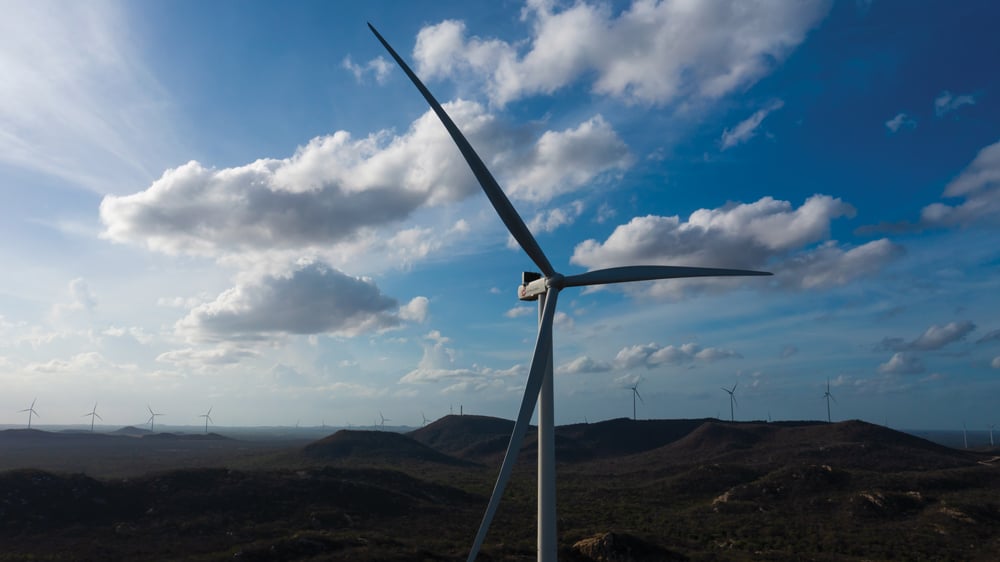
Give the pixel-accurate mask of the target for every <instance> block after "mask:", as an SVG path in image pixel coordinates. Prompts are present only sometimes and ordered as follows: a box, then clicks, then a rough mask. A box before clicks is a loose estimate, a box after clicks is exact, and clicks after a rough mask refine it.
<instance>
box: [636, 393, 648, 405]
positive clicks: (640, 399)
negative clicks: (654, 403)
mask: <svg viewBox="0 0 1000 562" xmlns="http://www.w3.org/2000/svg"><path fill="white" fill-rule="evenodd" d="M635 395H636V396H638V397H639V402H642V403H643V404H645V403H646V401H645V400H643V399H642V395H641V394H639V391H638V390H636V391H635Z"/></svg>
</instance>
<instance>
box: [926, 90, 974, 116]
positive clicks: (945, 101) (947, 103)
mask: <svg viewBox="0 0 1000 562" xmlns="http://www.w3.org/2000/svg"><path fill="white" fill-rule="evenodd" d="M975 103H976V98H975V97H974V96H973V95H972V94H965V95H961V96H955V95H952V93H951V92H949V91H947V90H945V91H943V92H941V94H940V95H938V97H936V98H934V114H935V115H937V116H938V117H942V116H944V115H946V114H948V113H951V112H952V111H955V110H956V109H958V108H960V107H962V106H963V105H974V104H975Z"/></svg>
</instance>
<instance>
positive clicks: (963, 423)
mask: <svg viewBox="0 0 1000 562" xmlns="http://www.w3.org/2000/svg"><path fill="white" fill-rule="evenodd" d="M29 427H30V426H29ZM962 439H963V440H964V441H965V448H966V449H968V448H969V433H968V432H967V431H966V430H965V422H962Z"/></svg>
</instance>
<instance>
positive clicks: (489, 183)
mask: <svg viewBox="0 0 1000 562" xmlns="http://www.w3.org/2000/svg"><path fill="white" fill-rule="evenodd" d="M368 27H369V28H370V29H371V30H372V33H374V34H375V37H377V38H378V40H379V42H380V43H382V46H383V47H385V49H386V50H387V51H389V54H390V55H392V58H393V59H395V60H396V64H398V65H399V67H400V68H401V69H403V72H404V73H406V76H407V77H409V79H410V81H411V82H413V85H414V86H416V87H417V90H420V93H421V94H422V95H423V96H424V99H425V100H427V103H428V104H429V105H430V106H431V109H433V110H434V113H436V114H437V116H438V119H440V120H441V123H442V124H443V125H444V128H445V129H447V130H448V134H449V135H451V139H452V140H453V141H455V144H456V145H458V150H459V151H461V152H462V156H463V157H464V158H465V161H466V163H468V165H469V168H472V173H473V174H474V175H475V176H476V179H477V180H478V181H479V185H480V186H481V187H482V188H483V192H485V193H486V197H488V198H489V200H490V203H491V204H492V205H493V208H494V209H496V212H497V214H498V215H500V220H502V221H503V223H504V225H506V227H507V230H508V231H510V234H511V235H512V236H513V237H514V239H515V240H517V243H518V244H520V245H521V247H522V248H524V251H525V253H527V254H528V257H529V258H531V261H533V262H535V265H537V266H538V269H541V270H542V273H543V274H544V275H545V276H546V277H551V276H552V275H554V274H555V272H556V271H555V269H553V268H552V264H550V263H549V259H548V258H547V257H545V253H544V252H542V248H541V247H540V246H539V245H538V242H537V241H536V240H535V237H534V236H533V235H532V234H531V231H530V230H528V227H527V225H525V224H524V220H522V219H521V216H520V215H518V214H517V211H516V210H515V209H514V206H513V205H511V203H510V200H509V199H507V196H506V195H505V194H504V192H503V190H502V189H500V185H499V184H498V183H497V181H496V180H495V179H493V174H491V173H490V171H489V169H488V168H487V167H486V164H484V163H483V161H482V159H480V158H479V155H478V154H476V151H475V150H474V149H473V148H472V145H471V144H469V141H468V140H466V138H465V135H463V134H462V131H460V130H459V128H458V126H457V125H455V122H454V121H452V120H451V117H449V116H448V114H447V113H446V112H445V110H444V108H442V107H441V104H440V103H438V101H437V100H436V99H434V96H433V94H431V92H430V90H428V89H427V87H426V86H424V84H423V82H421V81H420V79H419V78H417V75H416V74H414V73H413V71H412V70H410V67H409V66H407V64H406V63H405V62H404V61H403V59H402V57H400V56H399V55H398V54H396V51H395V50H394V49H393V48H392V47H391V46H389V42H388V41H386V40H385V38H383V37H382V35H381V34H380V33H379V32H378V30H376V29H375V26H373V25H372V24H370V23H369V24H368Z"/></svg>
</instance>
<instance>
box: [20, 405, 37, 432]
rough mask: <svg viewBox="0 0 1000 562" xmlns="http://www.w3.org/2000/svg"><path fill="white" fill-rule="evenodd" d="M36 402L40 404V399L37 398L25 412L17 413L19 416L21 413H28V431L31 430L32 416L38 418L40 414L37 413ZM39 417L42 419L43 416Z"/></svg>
mask: <svg viewBox="0 0 1000 562" xmlns="http://www.w3.org/2000/svg"><path fill="white" fill-rule="evenodd" d="M35 402H38V398H35V399H34V400H32V401H31V406H28V407H27V408H25V409H23V410H18V411H17V413H19V414H20V413H21V412H28V429H31V416H38V412H36V411H35ZM38 417H41V416H38Z"/></svg>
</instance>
